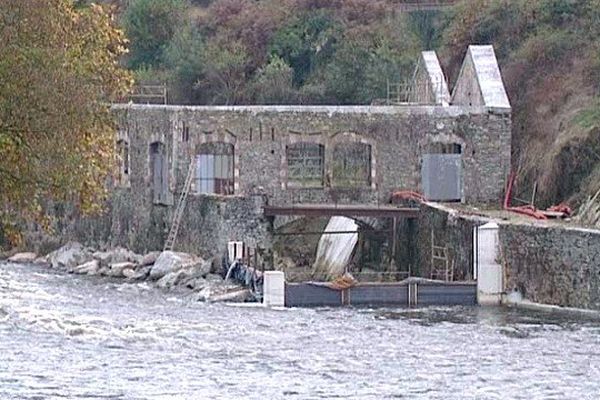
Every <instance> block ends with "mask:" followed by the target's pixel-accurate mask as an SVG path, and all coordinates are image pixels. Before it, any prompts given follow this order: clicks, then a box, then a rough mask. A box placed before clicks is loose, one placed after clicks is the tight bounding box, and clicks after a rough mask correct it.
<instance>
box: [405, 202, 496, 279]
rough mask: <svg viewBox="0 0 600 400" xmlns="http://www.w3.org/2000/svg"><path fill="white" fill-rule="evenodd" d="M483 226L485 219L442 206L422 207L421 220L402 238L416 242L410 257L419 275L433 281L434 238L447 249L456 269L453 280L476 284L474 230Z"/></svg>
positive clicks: (414, 269) (415, 222)
mask: <svg viewBox="0 0 600 400" xmlns="http://www.w3.org/2000/svg"><path fill="white" fill-rule="evenodd" d="M483 223H484V220H483V219H481V218H478V217H474V216H465V215H460V214H459V213H458V212H457V211H456V210H451V209H449V208H446V207H444V206H441V205H438V204H433V203H430V204H424V205H422V206H421V211H420V213H419V217H418V219H417V220H415V221H414V222H413V223H412V224H413V228H412V229H411V230H409V231H401V235H402V236H408V237H409V238H412V240H410V243H411V244H410V247H412V248H413V251H412V253H411V255H410V257H411V258H412V260H411V264H412V265H413V271H414V273H415V275H417V276H421V277H424V278H430V277H431V272H432V260H431V253H432V234H433V241H434V242H435V245H436V246H441V247H446V246H447V249H448V250H447V257H448V261H449V263H450V264H451V265H453V266H454V273H453V280H456V281H464V280H466V281H469V280H474V277H473V228H474V227H476V226H478V225H481V224H483ZM436 265H438V266H439V264H436Z"/></svg>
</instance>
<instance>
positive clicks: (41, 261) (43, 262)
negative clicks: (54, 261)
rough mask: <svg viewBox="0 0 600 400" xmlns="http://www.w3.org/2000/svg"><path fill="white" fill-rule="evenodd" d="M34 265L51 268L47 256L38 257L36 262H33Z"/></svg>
mask: <svg viewBox="0 0 600 400" xmlns="http://www.w3.org/2000/svg"><path fill="white" fill-rule="evenodd" d="M33 264H34V265H40V266H43V267H49V266H50V263H49V262H48V257H47V256H43V257H38V258H36V259H35V260H33Z"/></svg>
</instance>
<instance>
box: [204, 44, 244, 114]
mask: <svg viewBox="0 0 600 400" xmlns="http://www.w3.org/2000/svg"><path fill="white" fill-rule="evenodd" d="M249 60H250V57H249V56H248V53H247V51H246V48H245V47H244V45H242V44H241V43H240V42H238V41H232V42H224V41H222V40H213V41H212V42H210V43H208V44H207V45H206V51H205V63H204V79H202V80H201V81H199V82H198V83H197V87H198V88H201V89H205V90H207V91H208V92H209V93H211V94H212V101H211V103H213V104H214V103H217V104H239V103H240V102H241V101H242V100H243V99H244V96H245V86H246V83H247V78H246V68H247V66H248V63H249Z"/></svg>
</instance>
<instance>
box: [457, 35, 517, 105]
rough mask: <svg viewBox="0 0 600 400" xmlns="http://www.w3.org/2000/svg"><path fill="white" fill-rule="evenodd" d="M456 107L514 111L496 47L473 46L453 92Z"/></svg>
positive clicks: (468, 52) (468, 51)
mask: <svg viewBox="0 0 600 400" xmlns="http://www.w3.org/2000/svg"><path fill="white" fill-rule="evenodd" d="M452 104H456V105H466V106H481V107H487V108H494V109H503V110H506V109H508V110H510V108H511V106H510V101H509V100H508V96H507V94H506V89H505V88H504V82H502V75H501V74H500V68H499V67H498V60H497V59H496V53H495V52H494V47H493V46H491V45H471V46H469V49H468V50H467V55H466V56H465V60H464V61H463V65H462V68H461V70H460V73H459V75H458V79H457V81H456V86H455V87H454V91H453V92H452Z"/></svg>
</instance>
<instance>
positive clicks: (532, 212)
mask: <svg viewBox="0 0 600 400" xmlns="http://www.w3.org/2000/svg"><path fill="white" fill-rule="evenodd" d="M516 178H517V176H516V174H515V173H514V172H511V173H510V176H509V178H508V185H507V187H506V193H505V194H504V209H505V210H506V211H511V212H514V213H517V214H522V215H526V216H528V217H533V218H535V219H542V220H544V219H548V217H546V216H545V215H544V214H542V213H541V212H539V211H538V210H537V209H536V208H535V207H534V206H532V205H526V206H520V207H511V206H510V198H511V195H512V190H513V185H514V183H515V180H516Z"/></svg>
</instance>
